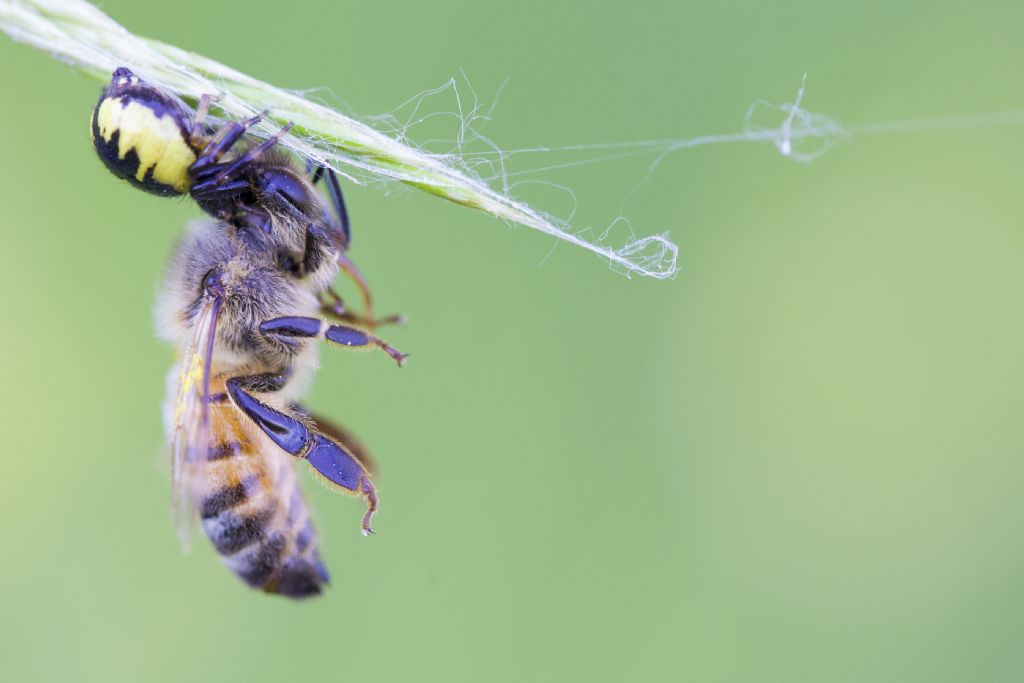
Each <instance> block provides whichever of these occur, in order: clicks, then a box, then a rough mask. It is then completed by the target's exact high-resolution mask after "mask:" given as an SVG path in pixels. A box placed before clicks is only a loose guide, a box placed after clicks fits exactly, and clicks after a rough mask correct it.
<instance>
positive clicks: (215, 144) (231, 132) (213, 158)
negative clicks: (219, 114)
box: [188, 111, 267, 180]
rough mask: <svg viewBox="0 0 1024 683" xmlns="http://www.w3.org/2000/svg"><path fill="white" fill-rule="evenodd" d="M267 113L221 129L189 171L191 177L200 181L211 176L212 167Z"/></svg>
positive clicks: (232, 122) (225, 125) (227, 124)
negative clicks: (206, 176)
mask: <svg viewBox="0 0 1024 683" xmlns="http://www.w3.org/2000/svg"><path fill="white" fill-rule="evenodd" d="M266 115H267V112H265V111H261V112H260V113H259V114H256V116H253V117H250V118H248V119H245V120H244V121H230V122H228V123H225V124H224V125H223V126H221V127H220V130H218V131H217V132H216V133H215V134H214V136H213V137H212V138H210V141H209V142H207V143H206V146H205V147H203V151H202V153H201V154H200V155H199V158H198V159H196V161H195V163H194V164H192V165H191V166H190V167H189V169H188V172H189V175H190V176H191V177H192V178H193V179H195V180H199V179H201V177H202V176H203V175H209V173H210V172H211V168H210V167H212V166H214V165H215V164H217V162H219V161H220V158H221V157H222V156H224V153H225V152H227V151H228V150H229V149H231V147H232V146H233V145H234V144H235V143H236V142H238V140H239V139H240V138H241V137H242V136H243V135H245V131H247V130H249V128H251V127H252V126H253V125H255V124H257V123H259V122H260V121H261V120H262V119H263V117H264V116H266Z"/></svg>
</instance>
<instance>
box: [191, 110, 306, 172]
mask: <svg viewBox="0 0 1024 683" xmlns="http://www.w3.org/2000/svg"><path fill="white" fill-rule="evenodd" d="M294 125H295V124H294V123H291V122H289V123H286V124H285V125H284V126H283V127H282V128H281V130H279V131H277V132H276V133H274V134H273V135H271V136H270V137H269V138H267V139H266V140H264V141H263V142H261V143H260V144H258V145H256V146H255V147H253V148H252V149H250V150H249V151H248V152H246V153H245V154H243V155H242V156H240V157H238V158H237V159H235V160H234V161H232V162H231V163H229V164H228V165H227V166H225V167H223V168H219V167H218V169H217V173H216V175H214V176H213V178H212V179H210V180H206V181H204V182H203V183H200V185H205V184H214V185H223V184H225V183H227V182H229V181H230V180H232V179H234V178H235V177H236V176H237V175H238V174H239V172H240V171H242V170H243V169H245V168H246V167H247V166H248V165H249V164H251V163H252V162H254V161H256V160H257V159H259V158H260V157H261V156H263V155H264V154H265V153H266V151H267V150H268V149H270V148H271V147H273V146H274V145H276V144H277V143H278V142H280V141H281V138H283V137H284V136H285V134H287V133H288V131H289V130H291V129H292V126H294ZM196 163H199V162H198V161H197V162H196Z"/></svg>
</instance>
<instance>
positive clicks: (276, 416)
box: [226, 373, 377, 534]
mask: <svg viewBox="0 0 1024 683" xmlns="http://www.w3.org/2000/svg"><path fill="white" fill-rule="evenodd" d="M287 381H288V377H287V375H286V374H283V373H282V374H280V375H273V374H265V375H245V376H239V377H232V378H231V379H229V380H228V381H227V383H226V387H227V393H228V395H229V396H230V397H231V401H232V402H233V403H234V404H235V405H236V406H237V407H238V409H239V410H241V411H242V412H243V413H244V414H245V415H246V417H248V418H249V419H250V420H252V421H253V423H255V425H256V426H257V427H259V428H260V429H261V430H262V431H263V433H265V434H266V435H267V436H268V437H270V440H271V441H273V442H274V443H275V444H277V445H278V446H279V447H280V448H281V449H282V450H283V451H285V452H286V453H288V454H290V455H293V456H295V457H297V458H302V459H304V460H307V461H308V462H309V464H310V465H311V466H312V467H313V469H314V470H316V471H317V472H318V473H319V474H320V475H321V477H322V478H323V479H324V480H325V481H326V482H327V483H328V484H330V485H332V486H334V487H336V488H339V489H343V490H345V491H348V492H350V493H354V494H361V495H362V496H363V497H364V498H365V499H366V507H367V509H366V514H365V515H363V524H362V529H363V533H364V534H369V533H373V529H372V528H371V527H370V520H371V518H372V517H373V513H374V512H376V511H377V490H376V489H375V488H374V486H373V482H371V481H370V475H369V473H368V472H367V471H366V468H365V467H363V465H362V464H361V463H360V462H359V460H358V459H357V458H356V457H355V456H354V455H352V453H350V452H349V451H348V450H347V449H346V448H345V447H344V446H343V445H342V444H340V443H338V442H336V441H335V440H333V439H331V438H330V437H328V436H327V435H326V434H324V433H322V432H320V431H319V430H317V429H316V428H314V427H312V426H311V425H309V424H307V423H306V422H305V421H304V420H302V419H300V418H299V417H297V416H295V415H289V414H287V413H284V412H281V411H280V410H277V409H275V408H271V407H270V406H268V405H267V404H265V403H263V402H262V401H260V400H259V399H257V398H256V397H255V396H253V395H252V393H250V392H256V393H267V392H273V391H277V390H279V389H280V388H281V387H283V386H284V385H285V383H286V382H287Z"/></svg>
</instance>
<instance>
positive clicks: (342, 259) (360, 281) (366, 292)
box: [338, 251, 373, 320]
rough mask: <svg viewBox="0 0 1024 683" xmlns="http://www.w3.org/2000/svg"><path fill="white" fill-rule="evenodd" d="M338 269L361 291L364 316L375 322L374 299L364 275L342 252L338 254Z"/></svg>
mask: <svg viewBox="0 0 1024 683" xmlns="http://www.w3.org/2000/svg"><path fill="white" fill-rule="evenodd" d="M338 267H339V268H341V270H342V272H344V273H345V275H348V276H349V278H350V279H351V280H352V282H354V283H355V285H356V288H357V289H358V290H359V294H360V295H361V296H362V298H363V315H364V316H366V318H367V319H368V320H373V297H371V296H370V286H369V285H368V284H366V279H365V278H364V277H363V274H362V273H360V272H359V269H358V268H356V264H354V263H352V261H351V260H350V259H349V257H348V256H346V255H345V254H344V253H343V252H340V251H339V252H338Z"/></svg>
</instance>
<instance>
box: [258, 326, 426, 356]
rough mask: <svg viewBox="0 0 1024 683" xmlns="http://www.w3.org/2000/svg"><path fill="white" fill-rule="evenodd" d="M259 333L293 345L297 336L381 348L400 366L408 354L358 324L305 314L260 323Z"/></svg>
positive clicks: (369, 348) (338, 343)
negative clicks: (358, 326) (329, 320)
mask: <svg viewBox="0 0 1024 683" xmlns="http://www.w3.org/2000/svg"><path fill="white" fill-rule="evenodd" d="M260 333H261V334H263V335H264V336H265V337H268V338H270V339H274V340H275V341H278V342H281V343H282V344H286V345H287V344H290V342H291V341H292V340H294V339H302V338H305V339H312V338H314V337H315V338H317V339H324V340H326V341H327V342H329V343H331V344H333V345H337V346H343V347H346V348H350V349H357V350H363V351H367V350H372V349H380V350H381V351H383V352H384V353H386V354H388V355H389V356H391V358H392V359H394V361H395V362H396V363H398V364H399V365H401V364H402V361H404V360H405V359H406V357H407V354H404V353H402V352H401V351H399V350H398V349H396V348H394V347H393V346H391V345H390V344H387V343H386V342H385V341H383V340H382V339H379V338H377V337H375V336H373V335H372V334H370V333H368V332H365V331H363V330H360V329H358V328H355V327H348V326H346V325H332V324H331V323H329V322H327V321H326V320H320V319H319V318H309V317H306V316H285V317H282V318H273V319H271V320H267V321H265V322H263V323H261V324H260Z"/></svg>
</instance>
